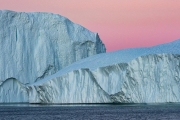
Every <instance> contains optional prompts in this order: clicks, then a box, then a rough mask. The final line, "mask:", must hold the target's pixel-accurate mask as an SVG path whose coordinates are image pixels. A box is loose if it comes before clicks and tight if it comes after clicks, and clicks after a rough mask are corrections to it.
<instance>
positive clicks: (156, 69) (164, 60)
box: [0, 11, 180, 103]
mask: <svg viewBox="0 0 180 120" xmlns="http://www.w3.org/2000/svg"><path fill="white" fill-rule="evenodd" d="M179 46H180V40H176V41H173V42H170V43H166V44H161V45H157V46H153V47H148V48H131V49H124V50H119V51H115V52H109V53H103V52H105V46H104V44H103V43H102V41H101V40H100V38H99V36H98V34H97V33H92V32H90V31H88V30H87V29H85V28H83V27H82V26H80V25H77V24H74V23H72V22H71V21H69V20H68V19H67V18H65V17H62V16H60V15H55V14H51V13H17V12H12V11H0V49H1V50H0V66H1V69H0V102H1V103H10V102H29V103H162V102H180V94H179V93H180V62H179V61H180V47H179ZM98 53H101V54H98ZM95 54H97V55H95Z"/></svg>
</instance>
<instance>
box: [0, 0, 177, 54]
mask: <svg viewBox="0 0 180 120" xmlns="http://www.w3.org/2000/svg"><path fill="white" fill-rule="evenodd" d="M0 9H3V10H5V9H6V10H14V11H25V12H52V13H58V14H60V15H63V16H65V17H67V18H69V19H70V20H72V21H73V22H75V23H78V24H80V25H82V26H84V27H86V28H87V29H89V30H91V31H93V32H98V33H99V35H100V38H101V39H102V41H103V42H104V43H105V45H106V48H107V51H114V50H119V49H124V48H131V47H145V46H152V45H156V44H160V43H166V42H169V41H173V40H176V39H179V38H180V0H0Z"/></svg>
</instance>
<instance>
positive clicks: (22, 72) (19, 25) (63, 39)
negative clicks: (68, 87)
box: [0, 10, 105, 84]
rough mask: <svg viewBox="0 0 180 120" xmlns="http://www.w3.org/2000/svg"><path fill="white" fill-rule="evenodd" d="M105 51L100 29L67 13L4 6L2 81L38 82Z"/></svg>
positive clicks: (0, 44)
mask: <svg viewBox="0 0 180 120" xmlns="http://www.w3.org/2000/svg"><path fill="white" fill-rule="evenodd" d="M102 52H105V46H104V44H103V43H102V41H101V40H100V38H99V36H98V34H97V33H93V32H90V31H89V30H87V29H85V28H84V27H82V26H80V25H78V24H75V23H73V22H71V21H70V20H68V19H67V18H65V17H63V16H60V15H57V14H52V13H25V12H13V11H7V10H0V82H3V81H6V80H8V79H9V78H15V79H16V80H18V81H20V82H21V83H23V84H30V83H34V82H35V81H38V80H39V79H42V78H44V77H46V76H48V75H51V74H54V73H56V72H57V71H59V70H60V69H62V68H64V67H65V66H67V65H70V64H71V63H73V62H75V61H78V60H80V59H82V58H86V57H88V56H91V55H94V54H98V53H102Z"/></svg>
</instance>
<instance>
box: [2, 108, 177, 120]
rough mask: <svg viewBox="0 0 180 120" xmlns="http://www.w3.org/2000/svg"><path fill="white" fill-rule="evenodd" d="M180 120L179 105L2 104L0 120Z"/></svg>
mask: <svg viewBox="0 0 180 120" xmlns="http://www.w3.org/2000/svg"><path fill="white" fill-rule="evenodd" d="M68 119H69V120H180V104H66V105H30V104H0V120H68Z"/></svg>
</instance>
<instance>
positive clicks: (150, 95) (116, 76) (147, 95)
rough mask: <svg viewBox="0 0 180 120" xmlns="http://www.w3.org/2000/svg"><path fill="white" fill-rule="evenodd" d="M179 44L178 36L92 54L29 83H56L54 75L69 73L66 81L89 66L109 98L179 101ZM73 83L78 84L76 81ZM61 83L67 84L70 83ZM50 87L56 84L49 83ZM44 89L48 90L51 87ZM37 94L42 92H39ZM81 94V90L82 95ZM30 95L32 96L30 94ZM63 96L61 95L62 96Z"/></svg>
mask: <svg viewBox="0 0 180 120" xmlns="http://www.w3.org/2000/svg"><path fill="white" fill-rule="evenodd" d="M179 45H180V40H177V41H174V42H172V43H167V44H162V45H158V46H154V47H150V48H138V49H127V50H120V51H116V52H112V53H106V54H99V55H95V56H91V57H89V58H86V59H83V60H80V61H78V62H76V63H73V64H72V65H70V66H68V67H66V68H64V69H63V70H61V71H59V72H58V73H56V74H54V75H52V76H48V77H47V78H45V79H43V80H41V81H38V82H36V83H33V84H31V85H30V87H32V88H33V87H37V88H39V87H40V86H45V87H46V86H48V85H49V86H51V85H50V84H49V83H50V82H51V84H52V83H57V82H55V81H54V79H57V78H61V77H63V76H64V75H67V76H68V79H66V81H71V80H73V79H72V78H71V76H79V75H78V74H77V73H76V72H75V71H77V70H82V69H83V68H88V69H89V72H91V75H93V77H94V81H96V82H97V86H100V87H101V88H102V90H103V91H105V92H106V93H107V94H108V95H109V96H111V101H112V102H121V103H159V102H180V95H179V92H180V83H179V80H180V76H179V73H180V67H179V66H180V62H179V61H180V57H179V52H180V50H179V47H178V46H179ZM93 65H94V66H93ZM70 73H71V74H70ZM87 76H89V74H87V75H84V79H83V81H84V82H85V81H88V79H86V78H85V77H87ZM60 83H61V81H60V80H59V84H60ZM75 83H76V84H77V82H75ZM71 84H72V83H71ZM79 84H81V86H85V84H84V85H82V83H81V80H79V83H78V84H77V85H76V87H79ZM64 85H66V86H68V85H70V84H69V83H67V84H64ZM52 86H53V85H52ZM52 86H51V87H52ZM90 86H91V84H90ZM61 88H62V87H61ZM52 89H53V90H54V89H55V88H53V87H52ZM76 89H78V88H76ZM91 89H94V87H89V89H86V92H85V93H86V94H87V95H88V94H89V93H88V91H89V90H91ZM36 91H37V90H31V92H35V93H37V92H36ZM45 91H46V92H47V91H49V92H50V91H52V90H45ZM59 91H61V92H62V93H63V94H66V93H65V89H64V88H62V89H59ZM77 93H78V92H75V93H74V95H75V96H76V94H77ZM51 94H52V93H51ZM54 94H56V93H54ZM36 95H37V96H41V94H36ZM68 95H69V94H66V95H65V96H68ZM56 96H59V94H56ZM83 96H84V95H83V94H81V97H83ZM30 98H33V96H30ZM63 98H64V97H61V99H63ZM73 98H75V97H73ZM51 102H53V101H51ZM61 102H62V101H60V103H61ZM71 102H73V101H71ZM63 103H64V102H63ZM91 103H96V101H91Z"/></svg>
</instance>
